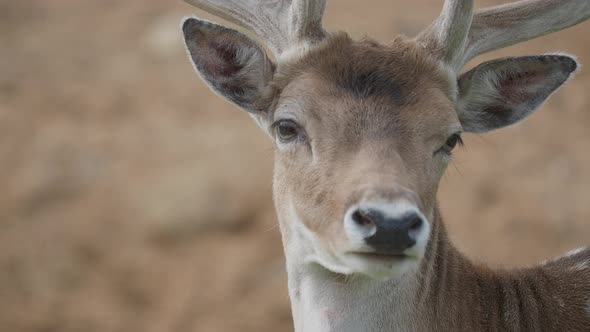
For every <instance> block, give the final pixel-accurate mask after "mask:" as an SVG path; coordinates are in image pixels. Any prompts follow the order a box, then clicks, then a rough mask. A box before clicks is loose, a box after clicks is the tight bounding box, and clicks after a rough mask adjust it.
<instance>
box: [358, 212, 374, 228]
mask: <svg viewBox="0 0 590 332" xmlns="http://www.w3.org/2000/svg"><path fill="white" fill-rule="evenodd" d="M352 220H353V221H354V222H355V223H356V224H357V225H359V226H374V225H375V223H374V222H373V220H371V217H370V216H369V215H368V214H366V213H364V212H363V211H361V210H356V211H354V212H353V213H352Z"/></svg>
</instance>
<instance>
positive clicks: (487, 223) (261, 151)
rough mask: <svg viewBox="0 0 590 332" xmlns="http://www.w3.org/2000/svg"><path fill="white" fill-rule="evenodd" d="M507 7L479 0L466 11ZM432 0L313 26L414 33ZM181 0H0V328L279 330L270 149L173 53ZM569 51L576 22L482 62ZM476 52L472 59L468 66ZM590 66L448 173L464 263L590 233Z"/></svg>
mask: <svg viewBox="0 0 590 332" xmlns="http://www.w3.org/2000/svg"><path fill="white" fill-rule="evenodd" d="M505 2H509V1H498V0H496V1H492V0H487V1H484V0H478V1H477V2H476V3H477V5H478V6H484V5H494V4H500V3H505ZM441 4H442V1H440V0H416V1H403V0H370V1H364V2H361V1H354V0H338V1H334V0H333V1H331V2H330V3H329V5H328V10H327V17H326V26H327V27H328V29H330V30H346V31H348V32H349V33H350V34H351V35H353V36H355V37H363V36H365V35H369V36H372V37H375V38H376V39H378V40H381V41H386V40H388V39H390V38H392V37H393V36H394V35H395V34H397V33H405V34H408V35H413V34H415V33H417V32H418V31H420V29H422V28H423V27H425V26H427V25H428V24H429V23H430V22H431V21H432V20H433V19H434V18H435V17H436V15H437V14H438V12H439V10H440V6H441ZM194 14H197V15H200V16H205V17H209V18H211V17H210V16H208V15H204V14H203V13H200V12H198V11H196V10H194V9H193V8H192V7H190V6H189V5H186V4H184V3H182V2H180V1H145V0H128V1H114V0H102V1H74V0H52V1H40V0H19V1H10V0H0V165H1V166H0V169H1V172H0V176H1V178H0V184H1V186H2V194H0V331H7V332H20V331H27V332H28V331H31V332H33V331H35V332H74V331H84V332H94V331H99V332H103V331H104V332H111V331H113V332H116V331H117V332H118V331H121V332H129V331H144V332H168V331H173V332H176V331H178V332H184V331H187V332H190V331H220V332H223V331H290V330H292V327H291V315H290V309H289V302H288V295H287V285H286V274H285V271H284V270H285V269H284V259H283V253H282V248H281V242H280V235H279V231H278V229H277V227H276V221H275V214H274V210H273V206H272V201H271V172H272V159H273V151H272V146H271V144H270V141H269V140H268V139H267V138H266V136H265V135H264V134H263V133H262V132H261V131H259V130H258V128H257V127H256V125H255V124H254V123H253V122H252V121H250V119H249V117H248V116H247V115H246V114H245V113H243V112H240V111H238V110H237V109H235V108H234V107H232V106H230V105H229V104H227V103H225V102H224V101H222V100H221V99H219V98H217V97H216V96H215V95H214V94H213V93H212V92H210V91H209V90H208V89H207V88H206V87H205V85H204V84H203V83H202V82H201V81H200V80H199V79H198V77H197V76H196V75H195V74H194V72H193V69H192V67H191V65H190V64H189V62H188V60H187V59H186V57H185V53H184V49H183V45H182V40H181V34H180V32H179V24H180V23H179V22H180V20H181V18H182V17H183V16H186V15H194ZM550 51H565V52H568V53H572V54H576V55H578V57H579V60H580V61H581V62H582V63H585V64H588V65H590V23H586V24H583V25H580V26H577V27H575V28H571V29H569V30H567V31H564V32H561V33H557V34H554V35H551V36H548V37H544V38H541V39H537V40H535V41H532V42H528V43H525V44H521V45H518V46H516V47H512V48H509V49H506V50H503V51H500V52H496V53H493V54H489V55H486V56H484V57H480V58H478V59H476V61H477V62H481V61H482V60H485V59H490V58H494V57H499V56H503V55H523V54H530V53H545V52H550ZM471 65H473V64H471ZM589 91H590V71H588V70H586V71H582V72H581V73H580V74H579V75H578V76H577V77H576V79H575V80H573V81H572V82H571V83H569V84H568V85H567V86H566V87H565V88H563V89H562V90H561V91H559V92H558V93H557V94H556V95H555V96H554V97H553V98H552V99H551V100H550V101H549V102H548V103H547V104H545V106H544V107H543V108H542V110H541V111H540V112H538V113H536V114H535V115H534V116H532V117H531V118H530V119H529V120H528V121H527V122H525V123H522V124H520V125H517V126H514V127H512V128H509V129H506V130H502V131H499V132H497V133H493V134H488V135H485V136H475V135H466V137H465V140H466V146H465V147H464V148H463V149H461V151H459V152H458V153H457V154H456V159H455V162H454V166H452V167H450V169H449V171H448V174H447V175H446V176H445V177H444V179H443V181H442V188H441V193H440V197H441V205H442V210H443V214H444V216H445V219H446V222H447V224H448V227H449V231H450V234H451V237H452V238H453V240H454V241H455V243H456V244H457V245H458V247H459V248H460V249H461V250H463V251H464V252H465V253H466V254H467V255H469V256H470V257H472V258H473V259H476V260H479V261H482V262H487V263H489V264H492V265H495V266H508V267H510V266H515V265H520V264H532V263H534V262H537V261H539V260H542V259H545V258H548V257H551V256H553V255H558V254H561V253H563V252H565V251H566V250H569V249H572V248H576V247H579V246H583V245H589V244H590V241H589V239H590V153H589V150H590V94H589V93H588V92H589Z"/></svg>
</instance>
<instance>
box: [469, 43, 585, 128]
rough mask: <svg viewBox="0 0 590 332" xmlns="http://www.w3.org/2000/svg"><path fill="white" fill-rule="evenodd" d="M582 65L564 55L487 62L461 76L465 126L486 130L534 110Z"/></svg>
mask: <svg viewBox="0 0 590 332" xmlns="http://www.w3.org/2000/svg"><path fill="white" fill-rule="evenodd" d="M577 68H578V64H577V62H576V60H575V59H573V58H571V57H569V56H564V55H539V56H526V57H515V58H505V59H498V60H493V61H489V62H485V63H483V64H481V65H479V66H477V67H475V68H474V69H472V70H470V71H468V72H467V73H465V74H463V75H461V77H460V78H459V82H458V84H459V100H458V105H457V112H458V115H459V120H460V121H461V124H462V125H463V129H464V130H465V131H468V132H486V131H490V130H493V129H497V128H502V127H506V126H509V125H512V124H514V123H516V122H518V121H520V120H522V119H524V118H525V117H527V116H528V115H530V114H531V113H533V112H534V111H535V110H536V109H537V108H538V107H539V106H540V105H541V104H542V103H543V102H544V101H545V100H546V99H547V98H548V97H549V96H550V95H551V94H552V93H553V92H554V91H555V90H557V88H559V87H560V86H561V85H562V84H563V83H565V82H566V81H567V80H568V78H569V77H570V75H571V74H572V73H573V72H574V71H575V70H576V69H577Z"/></svg>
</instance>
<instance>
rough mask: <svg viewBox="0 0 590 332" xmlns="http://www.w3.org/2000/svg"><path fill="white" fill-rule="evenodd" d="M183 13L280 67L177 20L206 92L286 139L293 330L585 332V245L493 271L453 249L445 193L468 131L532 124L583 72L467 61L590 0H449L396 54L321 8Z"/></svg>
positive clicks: (242, 4) (546, 59)
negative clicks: (445, 179)
mask: <svg viewBox="0 0 590 332" xmlns="http://www.w3.org/2000/svg"><path fill="white" fill-rule="evenodd" d="M187 2H189V3H190V4H192V5H194V6H196V7H198V8H200V9H203V10H205V11H208V12H210V13H213V14H215V15H218V16H220V17H222V18H224V19H227V20H229V21H231V22H233V23H236V24H238V25H241V26H242V27H244V28H246V29H248V30H250V31H251V32H253V33H254V34H255V35H256V36H257V37H259V38H260V39H262V41H263V42H265V43H266V46H267V47H268V48H269V50H270V51H271V52H272V53H273V54H272V55H273V56H274V59H271V57H269V56H268V55H267V53H266V52H265V50H264V48H263V47H262V46H261V45H260V44H258V43H257V42H256V41H254V40H253V39H251V38H249V37H247V36H246V35H244V34H242V33H240V32H238V31H235V30H232V29H229V28H227V27H223V26H220V25H217V24H214V23H211V22H207V21H204V20H201V19H198V18H188V19H186V20H185V21H184V23H183V25H182V30H183V33H184V38H185V41H186V47H187V50H188V53H189V56H190V59H191V60H192V62H193V64H194V67H195V68H196V71H197V72H198V73H199V74H200V75H201V77H202V79H203V80H204V81H205V82H206V83H207V84H208V85H209V86H210V87H211V88H212V89H213V91H215V92H216V93H218V94H219V95H221V96H222V97H224V98H226V99H227V100H229V101H231V102H232V103H234V104H235V105H237V106H238V107H239V108H241V109H243V110H245V111H247V112H249V114H250V115H251V116H252V117H253V118H254V119H255V120H256V122H257V123H258V125H259V126H260V127H262V128H263V129H264V130H265V131H266V132H267V133H268V134H269V135H270V137H271V138H272V139H273V140H274V142H275V147H276V149H275V150H276V157H275V171H274V188H273V189H274V200H275V206H276V210H277V213H278V218H279V224H280V229H281V234H282V237H283V244H284V251H285V255H286V262H287V272H288V284H289V294H290V299H291V304H292V311H293V316H294V323H295V329H296V331H306V332H307V331H354V332H358V331H525V330H526V331H542V330H544V331H590V249H580V250H578V251H575V252H572V253H570V254H569V255H567V256H564V257H561V258H557V259H555V260H552V261H549V262H547V263H544V264H540V265H539V266H536V267H532V268H522V269H516V270H509V271H504V270H493V269H490V268H487V267H485V266H481V265H479V264H476V263H473V262H471V261H469V260H468V259H466V258H465V256H464V255H462V254H461V253H460V252H459V251H458V250H457V249H455V247H454V246H453V244H452V243H451V242H450V241H449V239H448V237H447V233H446V231H445V226H444V224H443V221H442V218H441V216H440V213H439V208H438V206H437V198H436V195H437V189H438V185H439V181H440V179H441V176H442V175H443V173H444V171H445V169H446V167H447V165H448V163H449V160H450V158H451V154H452V151H453V149H454V148H455V146H457V145H459V144H461V143H462V140H461V133H463V132H472V133H482V132H487V131H490V130H493V129H497V128H501V127H506V126H509V125H512V124H514V123H516V122H518V121H520V120H522V119H524V118H525V117H527V116H528V115H530V114H531V113H533V112H534V111H535V110H536V109H537V108H538V107H539V106H540V105H541V104H542V103H543V102H544V101H545V100H546V99H547V98H548V97H549V96H550V95H551V94H552V93H553V92H554V91H555V90H556V89H558V88H559V87H560V86H561V85H563V84H564V83H565V82H566V81H567V80H568V79H569V78H570V77H571V76H572V74H573V73H574V72H575V71H576V70H577V68H578V67H579V66H578V64H577V62H576V60H575V59H574V58H573V57H571V56H568V55H563V54H545V55H533V56H521V57H511V58H503V59H497V60H492V61H489V62H485V63H483V64H480V65H479V66H476V67H475V68H473V69H471V70H469V71H467V72H465V73H461V70H462V68H463V66H464V65H465V64H466V62H467V61H469V60H470V59H472V58H474V57H476V56H477V55H479V54H482V53H484V52H488V51H491V50H495V49H499V48H502V47H506V46H509V45H512V44H515V43H518V42H522V41H525V40H529V39H532V38H535V37H538V36H541V35H545V34H548V33H551V32H555V31H558V30H561V29H565V28H567V27H569V26H572V25H574V24H577V23H580V22H582V21H584V20H586V19H588V18H589V17H590V1H589V0H523V1H518V2H514V3H510V4H505V5H500V6H496V7H492V8H485V9H483V10H479V11H475V10H474V1H473V0H446V1H445V2H444V6H443V9H442V13H441V15H440V16H439V18H438V19H437V20H436V21H435V22H434V23H433V24H432V25H431V26H430V27H428V28H427V29H426V30H425V31H424V32H422V33H421V34H419V35H418V36H417V37H416V38H406V37H403V36H400V37H397V38H395V39H393V41H391V42H389V43H386V44H380V43H378V42H376V41H373V40H370V39H364V40H360V41H355V40H352V39H351V38H350V37H349V36H348V35H347V34H345V33H341V32H340V33H328V32H326V31H325V30H324V28H323V26H322V16H323V13H324V9H325V5H326V1H325V0H226V1H224V0H187Z"/></svg>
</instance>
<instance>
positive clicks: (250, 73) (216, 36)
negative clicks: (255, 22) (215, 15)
mask: <svg viewBox="0 0 590 332" xmlns="http://www.w3.org/2000/svg"><path fill="white" fill-rule="evenodd" d="M182 32H183V33H184V40H185V43H186V48H187V50H188V53H189V56H190V58H191V61H192V62H193V64H194V66H195V69H196V71H197V72H198V73H199V74H200V76H201V77H202V78H203V80H204V81H205V82H206V83H207V84H208V85H209V86H210V87H211V89H213V91H215V92H216V93H218V94H220V95H221V96H223V97H224V98H226V99H227V100H229V101H231V102H232V103H234V104H236V105H237V106H239V107H240V108H242V109H244V110H246V111H248V112H250V113H253V114H261V113H266V112H267V111H268V108H269V106H270V104H271V102H272V99H273V95H274V93H273V89H272V87H271V86H270V82H271V80H272V77H273V73H274V69H275V66H274V64H273V63H272V62H271V61H270V59H269V58H268V57H267V55H266V53H265V52H264V50H263V49H262V47H261V46H260V45H259V44H258V43H256V42H255V41H254V40H252V39H250V38H249V37H247V36H246V35H244V34H242V33H240V32H238V31H235V30H231V29H228V28H225V27H222V26H220V25H217V24H213V23H211V22H207V21H203V20H199V19H196V18H188V19H186V20H185V21H184V23H183V24H182Z"/></svg>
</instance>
